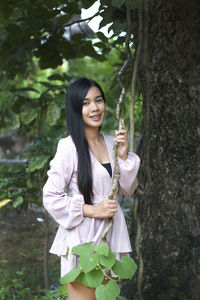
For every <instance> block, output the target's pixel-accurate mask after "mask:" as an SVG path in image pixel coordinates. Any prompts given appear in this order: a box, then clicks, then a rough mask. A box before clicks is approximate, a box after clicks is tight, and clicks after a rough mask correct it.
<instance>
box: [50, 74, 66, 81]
mask: <svg viewBox="0 0 200 300" xmlns="http://www.w3.org/2000/svg"><path fill="white" fill-rule="evenodd" d="M47 79H48V80H59V81H64V78H63V76H62V75H61V74H59V73H57V74H52V75H50V76H48V77H47Z"/></svg>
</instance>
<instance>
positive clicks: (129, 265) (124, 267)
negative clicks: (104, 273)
mask: <svg viewBox="0 0 200 300" xmlns="http://www.w3.org/2000/svg"><path fill="white" fill-rule="evenodd" d="M112 270H113V272H114V273H115V274H116V275H118V276H119V277H120V278H124V279H131V278H132V277H133V275H134V274H135V272H136V270H137V265H136V263H135V262H134V260H133V259H132V258H131V257H129V256H123V257H122V259H121V260H120V261H118V260H116V262H115V264H114V266H113V267H112Z"/></svg>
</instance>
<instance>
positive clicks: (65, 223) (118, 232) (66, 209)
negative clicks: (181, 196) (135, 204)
mask: <svg viewBox="0 0 200 300" xmlns="http://www.w3.org/2000/svg"><path fill="white" fill-rule="evenodd" d="M104 115H105V97H104V93H103V91H102V89H101V87H100V86H99V85H98V84H97V83H96V82H95V81H93V80H90V79H87V78H80V79H78V80H76V81H75V82H73V83H72V84H71V85H70V87H69V88H68V91H67V96H66V120H67V129H68V132H69V136H68V137H66V138H63V139H61V140H60V141H59V143H58V147H57V152H56V155H55V157H54V159H53V160H52V161H51V162H50V170H49V171H48V173H47V174H48V180H47V182H46V184H45V186H44V189H43V199H44V206H45V208H46V209H47V210H48V212H49V213H50V214H51V215H52V216H53V218H54V219H55V220H56V222H57V223H58V224H59V225H60V226H59V229H58V231H57V234H56V237H55V239H54V242H53V245H52V247H51V249H50V252H51V253H54V254H57V255H59V256H60V257H61V277H62V276H64V275H65V274H66V273H67V272H69V271H70V270H71V269H72V268H74V267H75V266H77V265H78V261H77V257H76V255H74V254H72V253H70V254H69V256H68V260H66V258H65V254H66V251H67V248H68V247H69V248H70V250H71V249H72V247H73V246H75V245H78V244H83V243H86V242H90V241H94V243H96V244H97V245H98V244H100V243H101V235H102V233H103V231H104V229H105V228H106V226H107V224H108V218H109V217H113V227H112V229H111V231H110V232H109V233H108V235H107V242H108V244H109V247H110V249H111V251H113V252H115V253H116V257H117V259H120V258H121V257H122V256H123V255H128V253H129V252H131V251H132V249H131V245H130V240H129V236H128V231H127V227H126V223H125V219H124V216H123V212H122V210H121V208H120V206H119V205H118V203H117V198H116V196H115V197H113V199H108V194H109V192H110V189H111V186H112V177H113V167H114V162H113V154H112V152H113V144H114V141H117V142H119V144H118V149H117V156H118V162H119V168H120V174H121V175H120V180H119V190H118V193H121V194H123V195H131V194H132V193H133V190H134V188H135V187H136V185H137V184H136V175H137V172H138V168H139V164H140V160H139V157H138V156H137V155H136V154H134V153H130V152H128V137H127V132H126V130H125V129H122V130H117V131H116V133H115V138H113V137H111V136H106V135H103V134H101V133H100V128H101V125H102V123H103V119H104ZM66 188H67V192H66V190H65V189H66ZM68 297H69V300H94V299H95V290H94V289H92V288H89V287H85V286H83V285H81V284H79V283H78V282H76V281H75V282H72V283H70V284H68Z"/></svg>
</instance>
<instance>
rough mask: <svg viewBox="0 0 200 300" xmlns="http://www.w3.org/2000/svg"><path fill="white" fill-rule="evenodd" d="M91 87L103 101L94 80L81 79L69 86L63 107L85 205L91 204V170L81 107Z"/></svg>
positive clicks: (79, 186) (98, 86)
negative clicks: (76, 161) (76, 155)
mask: <svg viewBox="0 0 200 300" xmlns="http://www.w3.org/2000/svg"><path fill="white" fill-rule="evenodd" d="M92 86H95V87H97V88H98V89H99V90H100V92H101V94H102V98H103V100H104V101H105V96H104V92H103V90H102V88H101V87H100V85H99V84H98V83H97V82H96V81H94V80H91V79H88V78H84V77H83V78H79V79H78V80H76V81H74V82H73V83H72V84H71V85H70V86H69V88H68V90H67V95H66V106H65V113H66V121H67V130H68V133H69V134H70V135H71V137H72V139H73V142H74V144H75V146H76V150H77V154H78V188H79V191H80V192H81V194H82V195H83V197H84V201H85V203H87V204H92V195H93V192H92V169H91V160H90V153H89V145H88V142H87V140H86V138H85V133H84V122H83V118H82V106H83V100H84V99H85V97H86V95H87V93H88V90H89V89H90V88H91V87H92Z"/></svg>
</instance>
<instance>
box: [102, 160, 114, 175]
mask: <svg viewBox="0 0 200 300" xmlns="http://www.w3.org/2000/svg"><path fill="white" fill-rule="evenodd" d="M102 166H104V168H106V170H107V171H108V173H109V174H110V177H112V169H111V164H110V163H106V164H102Z"/></svg>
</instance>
